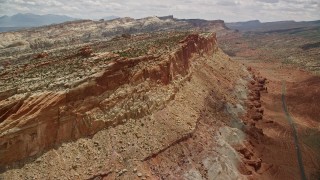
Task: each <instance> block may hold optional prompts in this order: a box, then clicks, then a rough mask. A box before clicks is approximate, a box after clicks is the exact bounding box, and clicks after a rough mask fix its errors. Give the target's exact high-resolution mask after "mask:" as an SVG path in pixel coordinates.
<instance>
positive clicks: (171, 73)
mask: <svg viewBox="0 0 320 180" xmlns="http://www.w3.org/2000/svg"><path fill="white" fill-rule="evenodd" d="M216 51H217V45H216V37H215V35H214V34H201V35H198V34H192V35H189V36H187V38H186V39H185V40H183V41H181V42H180V44H179V48H177V49H175V50H174V51H172V52H170V53H168V54H164V55H161V56H152V55H150V56H142V57H137V58H120V57H119V58H117V59H115V60H113V61H111V62H108V64H107V65H106V67H105V68H104V70H103V71H101V72H99V73H96V74H93V75H92V76H90V77H89V78H87V80H86V81H84V82H82V83H80V84H79V85H77V86H76V87H74V88H71V89H69V90H66V91H58V92H56V91H45V92H36V93H23V94H14V93H10V92H5V93H3V95H2V96H1V97H2V98H1V101H0V112H1V113H0V114H1V117H0V120H1V124H0V133H1V134H0V152H1V156H0V166H2V167H4V166H5V165H7V164H10V163H12V162H15V161H17V160H21V159H24V158H26V157H29V156H33V155H36V154H39V153H42V152H43V151H44V150H47V149H50V148H52V147H54V146H55V145H59V144H61V143H63V142H67V141H73V140H76V139H79V138H81V137H87V136H91V135H94V134H95V133H97V132H98V131H100V130H102V129H106V128H107V129H108V128H110V127H114V126H117V125H120V124H125V123H126V121H128V120H132V119H138V118H142V117H145V116H147V115H150V114H152V113H154V112H155V111H158V110H160V109H163V108H164V107H165V106H166V105H167V104H168V103H169V102H170V101H171V100H173V99H174V98H175V95H176V93H177V92H178V91H179V86H180V84H183V83H184V82H185V81H188V78H190V76H191V74H192V72H191V70H190V66H191V64H192V63H193V61H194V59H195V57H196V56H197V57H198V56H199V55H200V56H203V55H205V56H212V55H213V53H214V52H216ZM12 95H13V96H12ZM181 133H182V134H187V133H188V131H186V132H181Z"/></svg>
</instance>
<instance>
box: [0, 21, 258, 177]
mask: <svg viewBox="0 0 320 180" xmlns="http://www.w3.org/2000/svg"><path fill="white" fill-rule="evenodd" d="M167 18H168V17H167ZM167 18H164V19H159V18H153V19H152V18H151V20H152V21H151V20H150V23H149V25H150V26H153V25H152V24H153V22H154V21H155V20H157V21H161V22H162V21H168V23H169V22H171V21H173V20H174V19H173V20H172V19H171V18H170V17H169V19H167ZM149 19H150V18H149ZM119 21H128V23H129V24H130V23H133V22H132V21H131V20H130V19H121V20H117V21H112V22H119ZM138 21H139V20H138ZM140 21H141V20H140ZM134 22H136V21H134ZM147 22H149V21H144V23H145V26H147V27H150V26H149V25H148V23H147ZM192 22H193V23H194V24H196V25H199V23H200V24H201V23H203V22H198V21H197V20H192ZM82 23H88V24H90V23H92V24H96V23H97V22H92V21H87V22H79V24H81V26H82V25H83V24H82ZM100 23H104V22H100ZM179 23H182V24H183V23H186V21H181V22H179ZM105 24H108V23H105ZM125 24H126V23H125ZM126 25H128V24H126ZM176 25H177V24H175V27H176ZM212 25H216V24H215V23H212ZM62 26H63V25H62ZM67 26H71V25H67ZM72 26H76V24H72ZM86 27H87V29H90V28H88V27H90V25H88V26H86ZM69 29H70V28H69ZM71 29H72V28H71ZM111 29H112V28H111ZM41 32H42V31H41ZM121 32H123V31H121ZM2 35H3V34H2ZM5 35H8V34H5ZM74 44H77V43H74ZM6 49H7V48H6ZM40 50H43V49H42V48H40ZM0 76H1V82H2V83H1V84H3V85H2V86H1V94H0V98H1V99H0V112H1V113H0V114H1V116H0V120H1V123H0V133H1V135H0V139H1V141H0V143H1V144H0V148H1V149H0V152H1V156H0V163H1V169H2V172H3V173H2V174H1V176H0V177H2V178H5V179H6V178H9V177H10V178H14V179H30V178H36V179H43V178H48V177H50V178H52V179H56V178H57V179H74V178H81V179H83V178H93V179H94V178H103V177H104V178H107V179H108V178H112V179H117V178H120V179H137V178H141V179H146V178H152V179H166V178H178V179H179V178H185V179H193V178H197V179H200V178H203V179H217V178H220V179H223V178H236V177H237V178H246V176H247V175H252V174H253V173H254V172H255V171H257V170H258V169H259V168H257V167H256V163H254V162H257V163H258V164H259V160H258V159H257V158H256V157H254V156H252V158H253V159H251V156H250V157H249V160H250V162H251V164H250V163H249V164H248V165H244V166H239V163H240V162H241V157H242V156H243V155H241V153H240V154H239V153H237V151H236V150H235V149H234V147H237V146H238V145H239V144H240V145H241V144H242V145H243V143H246V142H245V134H244V133H243V131H242V130H243V127H244V124H243V123H242V121H241V120H240V116H241V114H244V113H245V100H246V99H247V94H248V93H249V91H248V89H247V82H248V81H250V80H252V78H251V75H250V74H249V72H248V71H247V70H246V69H245V68H244V67H243V66H242V65H240V64H238V63H236V62H234V61H231V60H230V59H229V57H228V56H226V55H225V54H224V53H223V52H222V51H221V50H219V48H218V46H217V40H216V36H215V34H212V33H200V34H198V33H196V34H193V33H182V32H181V33H179V32H159V33H140V34H135V35H128V34H124V35H123V36H121V37H116V38H114V39H113V40H109V41H99V42H90V43H87V44H86V45H85V46H84V45H83V44H81V45H74V46H70V47H66V48H54V49H52V50H50V51H47V52H43V51H42V52H40V51H39V53H36V54H31V55H30V54H29V55H28V53H27V51H26V53H25V54H24V53H23V52H22V53H21V54H20V56H19V58H17V59H15V60H13V61H9V63H7V64H6V69H5V70H4V71H3V72H2V74H1V75H0ZM250 118H253V117H250ZM247 143H248V142H247ZM252 163H253V164H252ZM217 167H218V168H217ZM239 167H242V168H239ZM248 167H249V168H248ZM250 167H253V168H250ZM177 168H178V169H177ZM238 169H239V170H238Z"/></svg>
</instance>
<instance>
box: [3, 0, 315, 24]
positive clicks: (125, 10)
mask: <svg viewBox="0 0 320 180" xmlns="http://www.w3.org/2000/svg"><path fill="white" fill-rule="evenodd" d="M319 12H320V0H144V1H142V0H0V15H13V14H16V13H35V14H64V15H69V16H72V17H77V18H95V19H97V18H101V17H104V16H110V15H115V16H121V17H124V16H129V17H134V18H141V17H146V16H153V15H156V16H164V15H174V16H175V17H178V18H203V19H223V20H225V21H227V22H231V21H245V20H253V19H259V20H262V21H279V20H298V21H301V20H319V19H320V13H319Z"/></svg>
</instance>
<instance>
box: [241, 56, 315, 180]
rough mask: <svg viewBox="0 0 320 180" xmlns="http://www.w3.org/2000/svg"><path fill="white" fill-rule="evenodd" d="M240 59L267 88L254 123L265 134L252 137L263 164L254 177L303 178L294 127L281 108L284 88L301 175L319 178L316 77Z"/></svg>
mask: <svg viewBox="0 0 320 180" xmlns="http://www.w3.org/2000/svg"><path fill="white" fill-rule="evenodd" d="M241 62H242V63H244V64H245V65H246V66H247V67H251V68H252V70H253V72H254V73H255V74H260V75H261V76H262V77H265V78H267V80H268V81H267V88H268V92H267V93H263V94H262V95H261V101H262V107H263V108H264V117H263V120H262V121H258V122H257V123H256V126H257V127H258V128H261V129H262V130H263V133H264V135H265V136H264V137H263V138H262V140H261V141H260V142H259V141H252V142H253V146H254V149H255V153H257V154H259V156H260V158H261V159H262V162H263V164H264V168H263V170H261V171H260V172H259V173H258V174H257V175H256V178H257V179H303V178H304V177H303V175H302V172H301V167H299V164H298V156H297V151H296V145H295V140H294V130H293V128H292V126H291V125H290V123H289V121H288V119H287V116H286V114H285V112H284V109H283V104H282V93H283V92H284V93H285V101H286V105H287V107H288V111H289V115H290V116H291V118H292V119H293V124H294V126H295V128H296V132H297V138H298V145H299V147H300V150H301V155H302V166H303V168H304V172H305V179H310V180H312V179H314V180H317V179H320V111H319V110H320V106H319V105H320V104H319V100H320V93H319V92H320V77H318V76H313V75H312V74H310V73H308V72H306V71H303V70H299V69H297V68H294V67H289V66H284V65H283V64H280V63H262V62H256V61H248V60H242V61H241ZM283 85H284V87H285V91H283V89H282V88H283ZM256 178H254V179H256Z"/></svg>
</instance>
